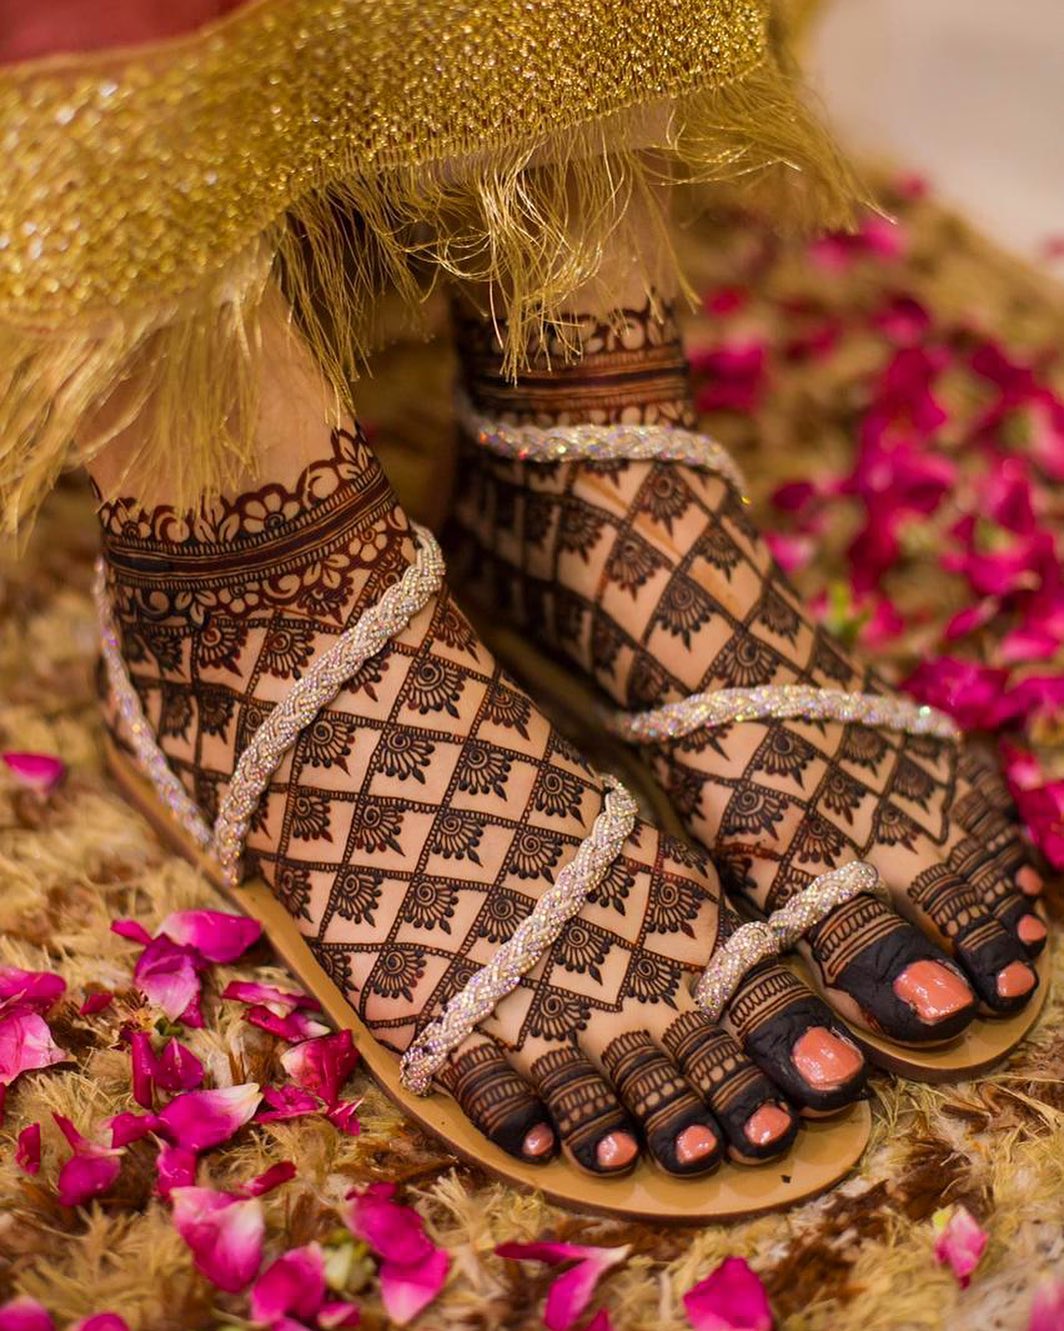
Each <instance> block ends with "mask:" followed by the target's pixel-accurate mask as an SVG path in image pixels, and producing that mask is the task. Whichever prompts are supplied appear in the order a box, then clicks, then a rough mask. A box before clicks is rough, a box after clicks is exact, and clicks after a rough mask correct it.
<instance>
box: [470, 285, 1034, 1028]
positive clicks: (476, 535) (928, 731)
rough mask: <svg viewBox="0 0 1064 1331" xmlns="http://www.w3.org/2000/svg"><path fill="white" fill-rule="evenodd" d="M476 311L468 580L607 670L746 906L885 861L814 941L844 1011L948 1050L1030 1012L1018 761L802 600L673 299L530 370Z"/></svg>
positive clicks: (1030, 891)
mask: <svg viewBox="0 0 1064 1331" xmlns="http://www.w3.org/2000/svg"><path fill="white" fill-rule="evenodd" d="M456 327H457V338H458V344H459V349H460V353H461V356H462V364H463V371H462V384H461V392H460V411H461V414H462V418H463V425H464V438H465V443H464V456H463V467H462V474H463V478H464V484H463V486H462V487H461V488H460V490H459V492H458V495H457V498H456V506H455V515H454V516H455V521H454V528H455V542H454V548H455V551H456V552H459V551H461V552H464V554H465V555H466V556H467V558H465V559H464V560H463V565H464V567H463V576H464V577H468V579H469V582H470V587H469V590H470V595H471V596H475V597H477V598H478V599H480V600H482V602H483V603H484V604H485V605H486V606H488V605H490V606H491V607H492V608H493V611H494V613H495V614H498V613H499V609H500V608H501V607H505V608H506V613H507V614H508V616H509V618H510V620H511V621H512V622H514V623H516V624H517V625H518V626H519V627H520V629H521V630H522V631H523V632H525V633H526V634H528V635H529V637H530V638H531V639H532V640H533V641H538V642H542V643H544V644H547V645H549V646H550V647H551V648H552V649H553V650H554V651H555V652H556V653H559V654H561V655H562V656H563V657H564V658H565V659H566V660H568V661H569V662H571V663H572V664H573V665H574V666H576V667H577V668H578V669H580V670H581V671H583V672H584V673H585V674H586V676H587V677H588V678H589V679H590V680H591V681H593V682H594V684H595V685H596V686H597V688H598V690H599V691H600V693H601V694H602V695H603V700H604V702H605V701H608V702H609V703H612V709H611V710H612V711H613V713H614V716H615V718H616V720H615V724H617V726H618V728H619V730H620V733H622V734H623V735H624V736H625V738H628V739H630V740H632V741H634V742H641V743H642V744H643V745H644V746H645V747H644V752H645V753H646V754H647V756H648V759H649V761H650V763H651V764H652V767H653V770H654V772H655V774H656V776H657V778H658V780H659V781H660V783H661V784H662V786H663V787H664V789H665V790H666V792H667V793H668V795H669V797H670V799H671V803H672V805H673V807H674V809H675V810H676V812H677V814H678V815H679V816H680V817H681V819H682V820H683V822H684V824H685V826H686V827H687V829H688V830H689V831H690V833H691V834H692V835H693V836H694V837H695V838H696V839H697V840H698V841H700V842H701V844H702V845H703V846H705V847H706V848H707V849H708V850H709V851H710V852H711V854H712V857H713V860H714V863H715V865H716V868H717V870H718V872H719V874H720V876H721V880H722V882H723V885H724V887H725V890H726V891H727V892H728V893H729V894H730V895H731V897H732V899H733V900H735V901H736V902H741V903H745V904H746V905H748V906H750V907H752V908H753V909H754V910H755V911H757V912H760V913H765V912H768V911H772V910H775V909H776V908H778V907H779V906H780V905H781V904H782V903H783V902H785V901H787V900H788V899H789V898H791V897H792V896H793V894H795V893H796V892H799V891H801V889H802V888H803V887H804V886H805V885H806V884H808V883H809V882H810V881H811V880H812V879H814V878H815V877H816V876H818V875H820V874H822V873H824V872H825V871H827V870H829V869H833V868H835V867H837V866H840V865H844V864H846V863H848V862H852V861H867V862H868V863H870V864H871V865H872V866H874V868H875V869H876V870H878V873H879V876H880V879H881V888H882V889H884V890H883V891H882V895H881V897H879V898H877V897H876V896H875V895H871V894H861V895H858V896H856V897H854V898H853V899H852V900H850V901H848V902H846V903H845V904H843V905H841V906H839V907H838V909H836V910H834V911H833V912H831V913H830V914H829V915H828V916H827V917H826V918H825V919H824V920H823V921H822V922H821V923H820V924H819V925H817V926H816V927H815V928H814V929H812V930H810V931H809V932H808V934H807V935H806V936H805V938H804V940H803V943H802V947H803V950H804V952H805V954H806V956H807V958H808V959H809V960H810V961H811V962H812V964H813V966H814V973H815V974H817V975H818V978H819V980H820V983H821V985H822V991H823V992H824V994H825V995H826V996H827V997H828V998H829V1001H830V1002H831V1004H832V1006H833V1007H834V1008H835V1010H836V1011H838V1012H839V1013H841V1014H842V1015H843V1016H844V1017H846V1018H847V1019H848V1020H850V1021H851V1022H853V1023H856V1024H859V1025H860V1026H862V1027H864V1028H865V1029H867V1030H870V1031H873V1032H876V1033H877V1034H881V1035H883V1036H885V1037H887V1038H888V1039H891V1040H894V1041H897V1042H899V1043H906V1044H927V1045H933V1044H935V1043H939V1042H942V1041H945V1040H948V1039H950V1038H952V1037H954V1036H956V1035H957V1034H958V1033H959V1032H961V1031H962V1030H963V1029H964V1028H965V1027H966V1026H967V1025H968V1023H969V1022H970V1021H971V1020H972V1019H973V1017H974V1016H975V1015H976V1013H977V1012H980V1011H981V1012H982V1013H984V1014H990V1013H999V1014H1004V1013H1010V1012H1013V1011H1017V1010H1018V1009H1020V1008H1022V1007H1023V1006H1024V1005H1025V1004H1026V1003H1027V1002H1028V1000H1029V999H1030V997H1031V995H1032V993H1033V992H1034V990H1035V988H1036V986H1037V983H1038V980H1037V975H1036V973H1035V970H1034V968H1033V966H1032V959H1033V958H1034V957H1036V956H1037V955H1038V953H1039V952H1040V951H1041V949H1042V948H1043V946H1044V944H1045V938H1046V927H1045V924H1044V922H1043V918H1042V914H1041V909H1040V906H1039V904H1038V894H1039V892H1040V890H1041V880H1040V877H1039V875H1038V873H1037V871H1036V870H1035V869H1034V868H1033V867H1032V866H1031V865H1030V864H1029V863H1028V862H1027V859H1026V855H1025V850H1024V845H1023V843H1022V840H1021V838H1020V834H1019V831H1018V828H1017V825H1016V822H1015V820H1014V814H1013V811H1012V809H1011V807H1010V801H1009V799H1008V797H1007V794H1006V792H1005V790H1004V788H1003V785H1002V783H1001V780H1000V778H999V776H998V775H997V773H996V771H995V770H994V769H993V767H992V765H991V764H990V763H989V762H987V761H986V760H984V759H982V758H980V757H979V756H977V754H976V753H975V752H973V751H971V750H969V749H968V748H967V747H966V746H965V745H964V743H963V741H962V739H961V737H959V736H954V734H953V733H952V727H951V725H950V723H949V721H948V718H944V717H941V716H940V715H936V714H934V713H931V712H929V710H928V709H923V710H921V709H918V708H916V707H915V706H914V705H912V704H911V703H910V702H908V700H905V699H900V698H898V697H897V695H895V694H894V692H893V691H892V690H891V688H890V687H889V686H888V685H887V684H886V683H885V682H884V681H883V679H882V678H881V677H880V676H879V675H878V674H877V673H876V671H875V670H874V669H872V668H871V667H869V666H867V665H862V664H861V663H859V662H857V661H855V660H854V659H853V658H852V657H850V656H849V655H848V654H847V653H846V652H845V651H844V650H843V648H842V647H841V646H840V645H839V644H838V643H837V642H835V641H833V640H832V639H831V637H830V636H829V635H828V634H827V633H826V632H825V631H824V630H823V629H822V628H821V627H819V626H818V625H816V624H815V623H814V622H813V621H812V620H811V618H810V616H809V615H808V614H807V613H806V610H805V607H804V606H803V604H802V601H801V599H800V597H799V596H798V594H797V593H796V592H795V590H794V589H793V587H791V586H790V585H789V583H788V582H787V580H786V578H785V577H784V575H783V574H782V573H781V571H780V570H779V568H778V567H777V566H776V565H775V564H774V562H773V560H772V558H771V555H770V553H769V550H768V548H767V546H766V544H765V542H764V541H763V540H762V539H761V537H760V535H759V533H758V531H757V529H756V527H755V526H754V525H753V523H752V522H751V519H750V516H749V512H748V509H747V506H746V504H745V503H744V500H743V497H742V492H741V484H740V482H739V478H738V477H737V474H736V470H735V467H734V464H733V463H732V462H731V460H730V459H729V458H728V457H727V456H726V455H725V454H723V453H722V452H721V451H720V450H718V449H716V448H715V446H713V444H712V442H711V441H709V440H707V439H706V438H705V437H704V436H699V435H697V434H696V433H694V431H695V426H696V422H695V415H694V411H693V407H692V402H691V398H690V394H689V387H688V374H687V363H686V360H685V358H684V354H683V350H682V346H681V343H680V339H679V335H678V332H677V328H676V324H675V321H674V318H673V315H672V313H671V311H670V310H669V309H667V308H665V309H664V310H662V309H661V307H660V306H655V307H654V308H651V306H650V304H649V303H648V305H647V306H646V307H645V308H643V309H631V310H624V311H615V312H614V315H613V316H612V317H611V318H610V319H608V320H606V319H604V320H599V319H597V318H595V317H592V316H574V318H573V319H572V320H570V321H568V328H567V331H566V334H565V336H566V339H567V340H568V341H569V342H570V344H571V343H572V341H573V339H574V337H575V339H576V340H577V341H578V342H579V344H580V347H581V355H580V358H579V359H578V360H577V361H576V362H575V363H572V364H569V365H566V364H565V363H564V357H563V356H562V355H560V354H559V350H560V348H559V344H560V339H558V340H557V341H556V342H555V343H554V344H553V345H552V339H551V336H550V335H548V337H547V341H546V344H545V350H544V352H543V353H540V355H539V359H538V363H537V365H536V366H535V367H534V368H533V369H531V370H530V371H528V372H526V373H523V374H522V375H521V377H520V378H519V379H518V380H517V381H516V382H515V381H512V380H511V379H509V378H508V377H507V376H506V375H504V374H503V373H502V370H501V365H500V360H499V356H498V351H497V344H496V342H495V338H494V335H493V332H492V330H491V328H490V326H489V325H488V324H487V323H486V322H485V321H483V320H480V319H478V318H476V317H474V316H473V315H471V314H470V313H469V312H468V311H464V312H461V313H459V315H458V316H457V320H456ZM559 427H560V428H559ZM589 427H593V428H589ZM620 427H628V428H626V429H622V428H620ZM633 427H634V428H633ZM662 457H664V458H667V459H669V460H654V459H655V458H662ZM574 458H575V459H577V460H573V459H574ZM685 459H686V460H685ZM696 459H697V463H696ZM729 690H731V691H733V692H730V693H729V692H728V691H729ZM735 691H738V692H735ZM825 691H827V692H825ZM843 695H847V696H843ZM854 695H857V696H854ZM696 699H700V700H698V701H696ZM685 700H689V701H685Z"/></svg>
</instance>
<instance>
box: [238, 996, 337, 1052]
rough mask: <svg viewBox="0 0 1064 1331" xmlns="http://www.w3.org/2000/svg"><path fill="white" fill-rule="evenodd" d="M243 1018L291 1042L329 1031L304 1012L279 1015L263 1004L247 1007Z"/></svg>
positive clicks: (315, 1036) (320, 1022) (322, 1023)
mask: <svg viewBox="0 0 1064 1331" xmlns="http://www.w3.org/2000/svg"><path fill="white" fill-rule="evenodd" d="M244 1018H245V1020H246V1021H250V1022H251V1024H252V1026H258V1027H260V1028H261V1029H262V1030H264V1031H269V1032H270V1034H271V1035H276V1036H277V1037H278V1039H281V1040H288V1041H289V1042H290V1043H292V1044H295V1043H296V1042H297V1041H299V1040H312V1039H316V1038H317V1037H318V1036H320V1035H327V1034H328V1031H329V1028H328V1026H326V1025H325V1023H324V1022H322V1021H315V1020H314V1018H313V1017H312V1016H310V1015H309V1014H308V1013H306V1012H298V1011H297V1012H289V1013H287V1014H286V1015H284V1016H279V1015H278V1014H277V1013H276V1012H271V1011H270V1009H269V1008H268V1007H266V1006H265V1005H264V1004H256V1005H255V1006H254V1007H249V1008H248V1010H247V1011H246V1012H245V1013H244Z"/></svg>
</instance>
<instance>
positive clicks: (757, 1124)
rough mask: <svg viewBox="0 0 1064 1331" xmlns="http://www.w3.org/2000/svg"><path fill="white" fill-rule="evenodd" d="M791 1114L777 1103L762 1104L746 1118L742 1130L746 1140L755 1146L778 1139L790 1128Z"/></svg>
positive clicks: (765, 1144)
mask: <svg viewBox="0 0 1064 1331" xmlns="http://www.w3.org/2000/svg"><path fill="white" fill-rule="evenodd" d="M790 1126H791V1116H790V1114H788V1113H787V1112H786V1110H783V1109H781V1108H780V1107H779V1105H772V1104H767V1105H762V1106H761V1108H760V1109H758V1110H756V1111H755V1112H754V1113H753V1114H751V1115H750V1117H749V1118H748V1119H747V1120H746V1127H745V1128H743V1132H744V1133H745V1134H746V1139H747V1141H751V1142H753V1144H754V1145H755V1146H767V1145H768V1144H769V1142H774V1141H779V1139H780V1138H781V1137H782V1136H783V1134H784V1133H785V1132H787V1131H788V1130H789V1129H790Z"/></svg>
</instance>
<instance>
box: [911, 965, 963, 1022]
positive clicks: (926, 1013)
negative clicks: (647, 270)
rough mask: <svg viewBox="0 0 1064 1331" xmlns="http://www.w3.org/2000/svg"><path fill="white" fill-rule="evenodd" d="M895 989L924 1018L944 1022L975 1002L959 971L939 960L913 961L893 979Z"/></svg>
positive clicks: (923, 1019)
mask: <svg viewBox="0 0 1064 1331" xmlns="http://www.w3.org/2000/svg"><path fill="white" fill-rule="evenodd" d="M894 992H895V993H896V994H897V995H898V997H899V998H900V999H901V1001H902V1002H903V1003H908V1005H909V1006H910V1007H911V1008H915V1009H916V1014H917V1016H918V1017H919V1018H920V1020H921V1021H926V1022H935V1021H942V1020H943V1018H944V1017H952V1016H953V1014H954V1013H955V1012H960V1011H961V1009H962V1008H966V1007H970V1006H971V1005H972V1003H973V1002H974V1001H975V999H974V997H973V995H972V991H971V990H970V989H969V988H968V986H967V984H965V982H964V981H963V980H962V979H961V977H960V976H959V975H958V974H957V973H956V971H952V970H950V968H949V967H948V966H943V965H942V964H941V962H938V961H914V962H913V964H912V965H911V966H906V968H905V969H904V970H903V971H902V973H901V974H900V975H899V976H898V978H897V979H896V980H895V981H894Z"/></svg>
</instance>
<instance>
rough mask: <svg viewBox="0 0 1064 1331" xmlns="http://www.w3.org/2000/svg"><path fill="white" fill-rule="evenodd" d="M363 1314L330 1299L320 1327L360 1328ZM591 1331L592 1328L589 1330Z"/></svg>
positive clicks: (321, 1310)
mask: <svg viewBox="0 0 1064 1331" xmlns="http://www.w3.org/2000/svg"><path fill="white" fill-rule="evenodd" d="M361 1317H362V1314H361V1312H360V1311H359V1309H358V1306H357V1305H356V1304H354V1303H347V1302H345V1301H344V1300H343V1299H330V1300H327V1301H326V1302H325V1303H323V1304H322V1305H321V1307H320V1308H319V1309H318V1326H320V1327H321V1331H334V1328H337V1327H349V1326H358V1324H359V1321H360V1320H361ZM588 1331H590V1328H588Z"/></svg>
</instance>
